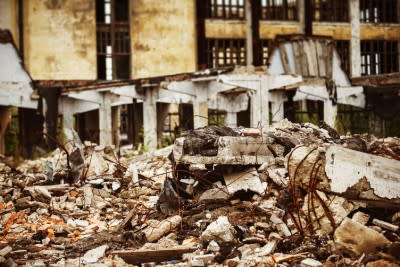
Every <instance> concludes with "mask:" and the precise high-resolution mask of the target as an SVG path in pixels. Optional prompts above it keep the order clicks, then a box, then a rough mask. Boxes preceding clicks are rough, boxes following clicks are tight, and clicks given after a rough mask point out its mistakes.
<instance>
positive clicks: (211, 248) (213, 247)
mask: <svg viewBox="0 0 400 267" xmlns="http://www.w3.org/2000/svg"><path fill="white" fill-rule="evenodd" d="M219 250H220V247H219V245H218V243H217V242H215V241H214V240H211V241H210V243H208V246H207V251H211V252H218V251H219Z"/></svg>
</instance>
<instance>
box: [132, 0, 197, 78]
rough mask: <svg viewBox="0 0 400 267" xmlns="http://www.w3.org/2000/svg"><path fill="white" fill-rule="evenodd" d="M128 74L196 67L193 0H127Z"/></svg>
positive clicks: (136, 75)
mask: <svg viewBox="0 0 400 267" xmlns="http://www.w3.org/2000/svg"><path fill="white" fill-rule="evenodd" d="M130 9H131V12H130V15H131V23H130V25H131V29H130V30H131V45H132V78H133V79H135V78H142V77H150V76H159V75H167V74H174V73H180V72H190V71H195V70H196V29H195V23H196V19H195V1H194V0H168V1H163V2H160V1H157V0H131V1H130Z"/></svg>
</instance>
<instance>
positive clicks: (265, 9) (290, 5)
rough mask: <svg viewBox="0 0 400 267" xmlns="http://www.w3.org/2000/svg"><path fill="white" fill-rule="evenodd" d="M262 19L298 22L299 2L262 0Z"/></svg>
mask: <svg viewBox="0 0 400 267" xmlns="http://www.w3.org/2000/svg"><path fill="white" fill-rule="evenodd" d="M261 19H262V20H287V21H297V20H298V14H297V0H261Z"/></svg>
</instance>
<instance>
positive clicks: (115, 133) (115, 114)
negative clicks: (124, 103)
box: [111, 106, 121, 148]
mask: <svg viewBox="0 0 400 267" xmlns="http://www.w3.org/2000/svg"><path fill="white" fill-rule="evenodd" d="M111 115H112V140H113V144H114V145H115V147H116V148H119V145H120V140H121V131H120V129H121V106H116V107H112V109H111Z"/></svg>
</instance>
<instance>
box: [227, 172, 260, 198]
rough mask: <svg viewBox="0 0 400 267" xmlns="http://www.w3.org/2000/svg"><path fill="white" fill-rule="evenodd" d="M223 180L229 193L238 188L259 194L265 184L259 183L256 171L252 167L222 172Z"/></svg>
mask: <svg viewBox="0 0 400 267" xmlns="http://www.w3.org/2000/svg"><path fill="white" fill-rule="evenodd" d="M224 180H225V184H226V187H227V188H228V192H229V193H230V194H234V193H236V192H238V191H240V190H244V191H252V192H256V193H258V194H261V193H263V192H264V191H265V189H266V186H264V185H263V184H262V183H261V180H260V177H259V176H258V172H257V170H256V168H254V167H250V168H247V169H244V170H242V171H240V172H235V173H230V174H224Z"/></svg>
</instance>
